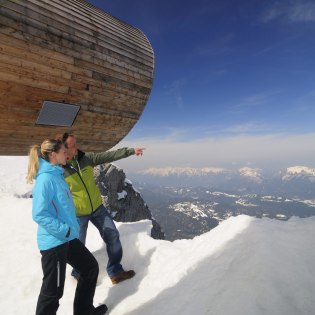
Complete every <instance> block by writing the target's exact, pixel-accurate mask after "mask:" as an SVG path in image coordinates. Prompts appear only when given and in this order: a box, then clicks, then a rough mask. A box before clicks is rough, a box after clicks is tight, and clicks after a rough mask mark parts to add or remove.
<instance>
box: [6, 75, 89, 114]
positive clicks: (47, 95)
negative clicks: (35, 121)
mask: <svg viewBox="0 0 315 315" xmlns="http://www.w3.org/2000/svg"><path fill="white" fill-rule="evenodd" d="M0 91H1V92H2V93H0V103H1V102H3V103H4V104H6V105H7V106H10V104H14V105H12V107H11V110H14V107H25V110H26V109H30V110H33V109H37V108H39V106H40V107H41V105H42V101H43V100H54V101H56V102H65V103H70V104H78V105H81V109H84V110H87V109H88V107H87V106H86V105H84V104H82V100H81V97H79V96H75V95H68V94H64V93H59V92H56V91H51V90H46V89H42V88H40V87H38V86H35V87H30V86H27V85H24V84H23V82H22V83H17V82H10V81H8V80H2V81H1V80H0Z"/></svg>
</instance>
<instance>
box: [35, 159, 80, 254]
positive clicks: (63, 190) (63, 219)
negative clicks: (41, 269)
mask: <svg viewBox="0 0 315 315" xmlns="http://www.w3.org/2000/svg"><path fill="white" fill-rule="evenodd" d="M63 172H64V170H63V169H62V168H61V167H60V166H53V165H52V164H50V163H49V162H47V161H45V160H44V159H41V158H40V163H39V170H38V172H37V176H36V182H35V186H34V190H33V209H32V216H33V220H34V221H35V222H36V223H37V224H38V230H37V243H38V247H39V249H40V250H47V249H50V248H53V247H56V246H58V245H61V244H64V243H66V242H68V241H71V240H73V239H74V238H78V237H79V229H80V227H79V223H78V221H77V218H76V215H75V206H74V203H73V199H72V196H71V193H70V190H69V186H68V184H67V183H66V181H65V180H64V177H63ZM69 227H70V235H69V236H68V237H67V236H66V235H67V233H68V231H69Z"/></svg>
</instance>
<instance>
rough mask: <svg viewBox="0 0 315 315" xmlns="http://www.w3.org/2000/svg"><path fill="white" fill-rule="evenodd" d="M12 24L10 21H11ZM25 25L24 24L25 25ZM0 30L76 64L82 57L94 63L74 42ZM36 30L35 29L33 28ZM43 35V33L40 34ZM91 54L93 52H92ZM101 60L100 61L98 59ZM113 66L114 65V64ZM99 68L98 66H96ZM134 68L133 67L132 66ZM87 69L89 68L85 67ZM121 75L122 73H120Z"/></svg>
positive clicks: (5, 29) (4, 29)
mask: <svg viewBox="0 0 315 315" xmlns="http://www.w3.org/2000/svg"><path fill="white" fill-rule="evenodd" d="M0 23H1V22H0ZM11 24H12V23H11ZM25 27H26V25H25ZM0 32H7V33H8V34H12V33H14V36H15V37H16V38H17V39H21V40H25V38H26V37H27V38H28V39H30V38H32V42H33V43H35V44H36V45H37V46H40V47H42V45H43V46H44V48H46V49H51V50H53V51H58V52H59V53H62V54H65V55H67V54H68V55H71V56H72V57H73V60H74V59H75V60H76V64H77V60H80V59H83V60H84V61H83V62H88V63H91V64H94V62H95V57H93V56H92V55H88V54H87V53H89V52H90V51H88V50H84V47H83V48H82V47H77V46H76V44H74V43H69V42H68V43H64V44H67V45H68V48H65V47H63V46H60V45H59V44H56V43H55V44H53V43H48V42H47V41H46V40H44V39H43V38H39V37H38V34H30V33H29V34H25V33H23V32H21V31H20V32H17V31H14V29H12V28H0ZM35 32H36V30H35ZM42 35H43V34H42ZM55 40H56V42H57V41H58V39H55ZM40 47H38V51H40ZM82 51H85V53H84V54H82ZM92 54H93V52H92ZM100 62H101V61H100ZM100 62H99V63H100ZM107 66H111V67H113V66H112V65H111V64H110V63H107ZM114 67H115V66H114ZM98 68H100V67H98ZM118 69H119V71H126V70H125V69H122V68H118ZM133 69H135V68H133ZM87 70H89V69H87ZM113 73H117V75H121V74H120V73H119V72H113ZM122 75H123V74H122ZM126 78H127V79H128V78H129V77H128V76H126ZM144 79H145V80H148V78H146V77H144ZM149 80H151V81H152V78H149Z"/></svg>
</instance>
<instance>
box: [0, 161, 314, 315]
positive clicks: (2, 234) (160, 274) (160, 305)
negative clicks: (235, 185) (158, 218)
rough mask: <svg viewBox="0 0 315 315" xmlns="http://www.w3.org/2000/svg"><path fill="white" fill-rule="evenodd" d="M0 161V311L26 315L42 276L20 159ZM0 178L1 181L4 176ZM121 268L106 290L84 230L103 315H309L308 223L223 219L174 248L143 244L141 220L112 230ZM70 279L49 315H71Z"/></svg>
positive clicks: (101, 252)
mask: <svg viewBox="0 0 315 315" xmlns="http://www.w3.org/2000/svg"><path fill="white" fill-rule="evenodd" d="M11 160H12V159H9V158H3V157H1V158H0V165H1V166H0V175H1V177H0V207H1V211H2V216H1V223H0V255H1V261H0V267H1V268H0V282H1V290H0V313H1V314H15V315H19V314H34V313H35V306H36V301H37V296H38V292H39V288H40V285H41V278H42V271H41V265H40V253H39V251H38V249H37V245H36V224H35V223H34V222H33V221H32V219H31V205H32V200H31V199H29V198H20V197H19V196H21V195H23V194H25V193H26V192H29V191H30V186H29V185H26V184H24V178H25V169H26V163H25V161H26V160H25V159H22V158H20V159H17V158H15V160H14V162H13V163H12V161H11ZM4 175H5V176H4ZM117 226H118V229H119V231H120V234H121V240H122V244H123V247H124V257H123V265H124V266H125V267H126V268H132V269H135V271H136V272H137V274H136V276H135V277H134V278H133V279H131V280H128V281H126V282H122V283H120V284H118V285H116V286H113V285H112V284H111V283H110V281H109V279H108V277H107V276H106V274H105V265H106V254H105V249H104V247H103V244H102V241H101V238H100V237H99V235H98V232H97V231H96V229H95V228H94V227H93V226H92V225H91V226H90V228H89V232H88V239H87V246H88V247H89V249H90V250H91V251H92V252H93V254H94V255H95V257H96V258H97V260H98V261H99V265H100V275H99V279H98V286H97V289H96V295H95V305H97V304H98V303H103V302H105V303H106V304H107V305H108V307H109V310H110V312H109V314H111V315H118V314H119V315H148V314H150V315H158V314H159V315H160V314H165V315H177V314H181V315H191V314H198V315H230V314H242V315H263V314H271V315H284V314H286V315H296V314H299V315H309V314H314V309H315V296H314V292H315V269H314V264H315V251H314V239H315V217H310V218H304V219H298V218H291V219H290V220H288V221H279V220H271V219H268V218H263V219H257V218H253V217H249V216H245V215H241V216H237V217H231V218H229V219H227V220H225V221H223V222H221V223H220V225H219V226H217V227H216V228H215V229H213V230H211V231H210V232H208V233H205V234H203V235H200V236H198V237H195V238H194V239H192V240H177V241H174V242H169V241H163V240H154V239H152V238H151V237H150V236H149V233H150V229H151V222H150V221H148V220H145V221H140V222H135V223H124V224H117ZM75 286H76V281H75V280H73V279H72V278H71V276H70V268H68V270H67V279H66V285H65V291H64V296H63V298H62V299H61V301H60V304H61V305H60V308H59V311H58V314H61V315H69V314H72V300H73V296H74V290H75Z"/></svg>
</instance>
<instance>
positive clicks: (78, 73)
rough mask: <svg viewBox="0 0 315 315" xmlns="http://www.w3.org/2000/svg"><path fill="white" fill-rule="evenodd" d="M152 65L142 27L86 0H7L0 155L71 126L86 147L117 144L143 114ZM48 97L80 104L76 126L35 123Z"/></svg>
mask: <svg viewBox="0 0 315 315" xmlns="http://www.w3.org/2000/svg"><path fill="white" fill-rule="evenodd" d="M153 69H154V54H153V50H152V47H151V45H150V43H149V41H148V39H147V38H146V36H145V35H144V34H143V33H142V32H141V31H140V30H138V29H136V28H134V27H132V26H130V25H128V24H126V23H124V22H122V21H121V20H118V19H116V18H114V17H112V16H111V15H109V14H107V13H105V12H103V11H101V10H99V9H97V8H95V7H94V6H92V5H90V4H88V3H87V2H85V1H83V0H40V1H38V0H25V1H22V0H15V1H14V0H1V1H0V112H1V115H0V155H26V154H27V152H28V149H29V146H30V145H32V144H35V143H38V144H40V142H41V141H42V140H43V139H45V138H50V137H54V136H55V135H56V134H57V133H63V132H65V131H67V132H68V131H70V132H72V133H74V134H76V135H77V137H78V139H79V140H80V144H81V148H82V149H83V150H87V151H88V150H91V151H103V150H107V149H109V148H111V147H113V146H114V145H115V144H117V143H118V142H119V141H120V140H121V139H122V138H123V137H124V136H125V135H126V134H127V133H128V132H129V131H130V129H131V128H132V127H133V126H134V124H135V123H136V122H137V121H138V119H139V117H140V115H141V113H142V111H143V109H144V107H145V105H146V102H147V100H148V97H149V95H150V91H151V87H152V82H153ZM44 100H49V101H55V102H65V103H70V104H78V105H80V106H81V110H80V112H79V114H78V116H77V118H76V120H75V122H74V124H73V126H72V127H71V129H69V128H64V127H53V126H39V125H36V124H35V122H36V119H37V116H38V114H39V111H40V109H41V107H42V103H43V101H44Z"/></svg>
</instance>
